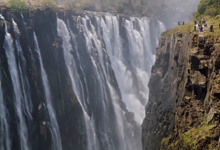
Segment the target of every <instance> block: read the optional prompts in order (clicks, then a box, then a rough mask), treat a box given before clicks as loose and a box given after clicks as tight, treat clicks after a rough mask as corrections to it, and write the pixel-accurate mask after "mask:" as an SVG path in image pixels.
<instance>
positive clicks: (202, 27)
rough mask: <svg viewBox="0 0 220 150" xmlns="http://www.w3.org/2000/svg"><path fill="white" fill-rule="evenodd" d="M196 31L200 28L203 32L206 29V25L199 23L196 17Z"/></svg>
mask: <svg viewBox="0 0 220 150" xmlns="http://www.w3.org/2000/svg"><path fill="white" fill-rule="evenodd" d="M194 29H195V31H198V30H200V31H201V32H203V31H204V25H199V24H198V23H197V20H196V19H195V28H194Z"/></svg>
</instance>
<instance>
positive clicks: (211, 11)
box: [194, 0, 220, 18]
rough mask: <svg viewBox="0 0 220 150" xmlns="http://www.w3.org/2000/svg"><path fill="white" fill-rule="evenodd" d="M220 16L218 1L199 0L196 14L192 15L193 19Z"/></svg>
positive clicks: (219, 3) (219, 2)
mask: <svg viewBox="0 0 220 150" xmlns="http://www.w3.org/2000/svg"><path fill="white" fill-rule="evenodd" d="M218 14H220V1H219V0H201V1H200V3H199V5H198V9H197V12H195V13H194V18H202V17H204V16H205V15H209V16H211V17H214V16H216V15H218Z"/></svg>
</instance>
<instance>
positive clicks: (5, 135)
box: [0, 15, 11, 150]
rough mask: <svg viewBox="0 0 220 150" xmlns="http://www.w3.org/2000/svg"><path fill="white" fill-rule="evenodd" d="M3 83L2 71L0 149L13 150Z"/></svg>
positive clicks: (0, 78)
mask: <svg viewBox="0 0 220 150" xmlns="http://www.w3.org/2000/svg"><path fill="white" fill-rule="evenodd" d="M0 17H1V18H4V17H3V16H2V15H0ZM6 27H7V26H6ZM6 27H5V28H6ZM5 31H7V29H5ZM1 81H2V74H1V71H0V149H1V150H11V140H10V138H9V135H10V131H9V125H8V120H7V110H6V107H5V102H4V98H3V91H2V84H1Z"/></svg>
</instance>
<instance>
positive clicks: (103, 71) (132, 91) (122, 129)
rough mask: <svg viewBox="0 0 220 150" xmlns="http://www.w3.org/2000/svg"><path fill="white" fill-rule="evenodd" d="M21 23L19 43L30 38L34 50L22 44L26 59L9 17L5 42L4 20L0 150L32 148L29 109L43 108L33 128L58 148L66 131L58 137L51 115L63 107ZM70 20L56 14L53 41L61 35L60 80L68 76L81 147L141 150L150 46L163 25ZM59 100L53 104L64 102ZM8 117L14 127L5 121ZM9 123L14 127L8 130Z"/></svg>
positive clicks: (38, 51) (43, 61)
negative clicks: (79, 115) (36, 91)
mask: <svg viewBox="0 0 220 150" xmlns="http://www.w3.org/2000/svg"><path fill="white" fill-rule="evenodd" d="M58 16H59V15H58ZM21 18H22V24H23V28H24V29H22V31H24V36H25V39H26V41H28V42H27V43H31V39H33V40H32V41H33V42H32V43H33V45H34V46H32V47H33V49H31V46H29V45H26V46H27V47H28V51H29V52H28V53H30V58H25V56H26V55H24V51H23V49H22V44H21V42H20V38H21V37H20V35H21V33H20V31H19V28H18V25H17V24H16V22H15V21H14V20H13V19H12V20H11V23H12V28H13V37H12V35H11V34H10V33H9V32H8V29H7V23H5V33H6V34H5V41H4V51H5V54H6V57H7V64H8V71H7V73H4V72H3V71H4V69H3V68H2V69H0V81H3V80H5V81H4V82H6V81H7V80H9V81H8V82H9V83H11V87H12V88H13V90H12V91H11V92H9V91H7V90H6V89H5V90H4V87H3V86H2V85H1V82H0V129H1V130H0V133H1V134H0V149H1V150H10V149H11V148H12V143H16V142H14V141H19V144H18V145H19V146H20V147H18V148H17V149H20V150H29V149H34V144H33V141H31V140H30V136H31V135H34V134H33V133H31V132H30V131H31V130H30V128H31V126H32V125H33V126H37V124H36V123H34V120H37V119H36V118H35V117H36V115H35V113H34V110H35V109H36V110H37V109H38V110H41V108H43V109H44V111H45V117H44V119H43V121H40V130H43V127H44V126H46V127H47V128H48V129H49V132H50V134H51V144H50V146H49V147H51V149H53V150H62V149H64V148H63V147H64V145H63V142H64V141H63V138H64V137H65V134H62V131H63V130H62V131H61V124H62V120H60V119H58V115H60V114H61V109H63V108H62V107H63V106H57V104H56V102H55V101H54V96H55V95H53V93H54V92H53V90H55V89H53V87H54V85H50V84H51V82H49V78H53V77H51V76H49V75H48V72H49V70H47V69H48V67H45V66H48V64H46V63H47V62H48V61H47V60H46V59H45V58H47V57H50V56H43V54H45V52H44V53H42V51H41V49H40V47H41V45H40V43H39V42H38V40H39V39H38V37H37V35H36V34H35V32H33V33H31V34H30V33H29V31H28V29H27V25H26V23H25V22H24V20H25V19H24V17H23V16H22V17H21ZM69 19H71V18H69ZM69 19H66V20H65V21H64V20H62V19H59V17H57V36H59V37H61V38H62V52H61V53H62V56H63V60H64V61H65V63H64V64H65V67H66V68H67V75H66V76H67V78H69V79H70V80H68V81H69V82H68V83H69V84H70V87H71V89H72V90H73V91H74V94H75V96H76V99H77V101H78V103H79V106H80V107H81V109H82V112H83V122H84V123H83V126H84V130H85V134H86V136H85V138H83V139H84V140H85V143H86V144H85V145H86V146H85V148H86V149H88V150H103V149H106V150H134V149H135V150H141V149H142V145H141V124H142V121H143V119H144V117H145V106H146V104H147V101H148V92H149V91H148V87H147V84H148V81H149V78H150V72H151V66H152V65H153V64H154V61H155V50H154V49H155V47H156V44H157V43H158V37H159V35H160V33H161V32H163V31H164V30H165V27H164V25H163V23H162V22H159V21H156V20H150V19H148V18H146V17H143V18H134V17H131V18H127V19H125V18H120V17H119V16H113V15H110V14H105V15H99V14H93V15H88V16H86V15H84V16H78V17H77V19H76V20H77V21H76V24H72V21H70V20H69ZM30 35H31V36H33V37H30ZM77 35H78V36H79V37H78V36H77ZM82 39H84V40H83V41H81V40H82ZM82 43H83V45H82ZM83 47H85V48H83ZM0 59H2V57H1V58H0ZM29 59H31V60H32V62H31V63H33V66H34V70H36V72H35V74H36V76H38V78H39V79H40V80H39V81H40V82H41V83H39V85H42V89H41V90H42V93H43V95H42V99H44V102H42V101H41V103H40V105H39V106H38V105H37V106H35V105H34V103H35V102H33V101H32V97H33V96H32V95H33V93H32V92H31V89H30V86H31V85H30V84H31V82H32V79H30V78H28V77H27V76H28V75H27V72H28V67H27V63H28V62H27V61H28V60H29ZM55 63H56V62H54V64H55ZM54 64H51V65H54ZM29 71H30V70H29ZM3 74H8V75H9V77H8V78H6V76H7V75H3ZM53 74H58V76H59V82H58V84H59V86H58V87H60V89H64V88H65V87H62V82H61V80H62V79H61V77H60V74H62V73H60V72H59V71H56V70H55V71H54V72H53ZM56 83H57V82H54V83H53V84H56ZM34 85H37V83H34ZM8 94H12V96H8ZM7 97H10V99H12V102H10V103H13V105H14V106H13V109H14V110H13V111H11V110H10V109H11V107H7V105H6V104H7V101H8V100H9V98H7ZM63 97H64V96H62V99H61V100H60V101H62V102H63V103H65V98H63ZM64 109H65V108H64ZM8 112H10V113H8ZM13 114H16V115H14V116H15V117H12V115H13ZM13 119H14V120H15V122H14V123H13V124H10V123H9V122H11V120H13ZM13 125H16V126H17V128H16V129H14V128H13V127H11V126H13ZM10 129H11V130H13V131H11V130H10ZM14 131H17V135H18V139H16V138H14V136H13V133H12V132H14ZM40 132H41V131H40ZM44 138H45V139H47V138H48V137H47V136H46V137H44ZM69 144H70V145H71V143H69ZM72 148H74V147H72Z"/></svg>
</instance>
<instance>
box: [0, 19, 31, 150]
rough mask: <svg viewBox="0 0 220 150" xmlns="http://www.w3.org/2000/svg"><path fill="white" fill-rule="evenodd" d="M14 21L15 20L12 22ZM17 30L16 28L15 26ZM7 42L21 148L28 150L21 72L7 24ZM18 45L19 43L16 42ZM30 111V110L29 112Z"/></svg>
mask: <svg viewBox="0 0 220 150" xmlns="http://www.w3.org/2000/svg"><path fill="white" fill-rule="evenodd" d="M12 21H13V20H12ZM14 28H15V26H14ZM5 33H6V34H5V41H4V46H3V47H4V49H5V50H6V56H7V61H8V66H9V71H10V74H11V80H12V84H13V91H14V105H15V106H14V107H15V109H16V113H17V116H18V122H19V123H18V134H19V138H20V147H21V149H22V150H28V149H29V148H28V133H27V125H26V122H25V118H24V115H23V113H24V112H23V103H22V99H23V96H22V91H21V84H20V80H19V71H18V68H17V64H16V58H15V50H14V47H13V41H12V38H11V35H10V34H9V33H8V31H7V24H6V23H5ZM16 44H18V41H16ZM27 111H28V110H27ZM27 111H26V112H27Z"/></svg>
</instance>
